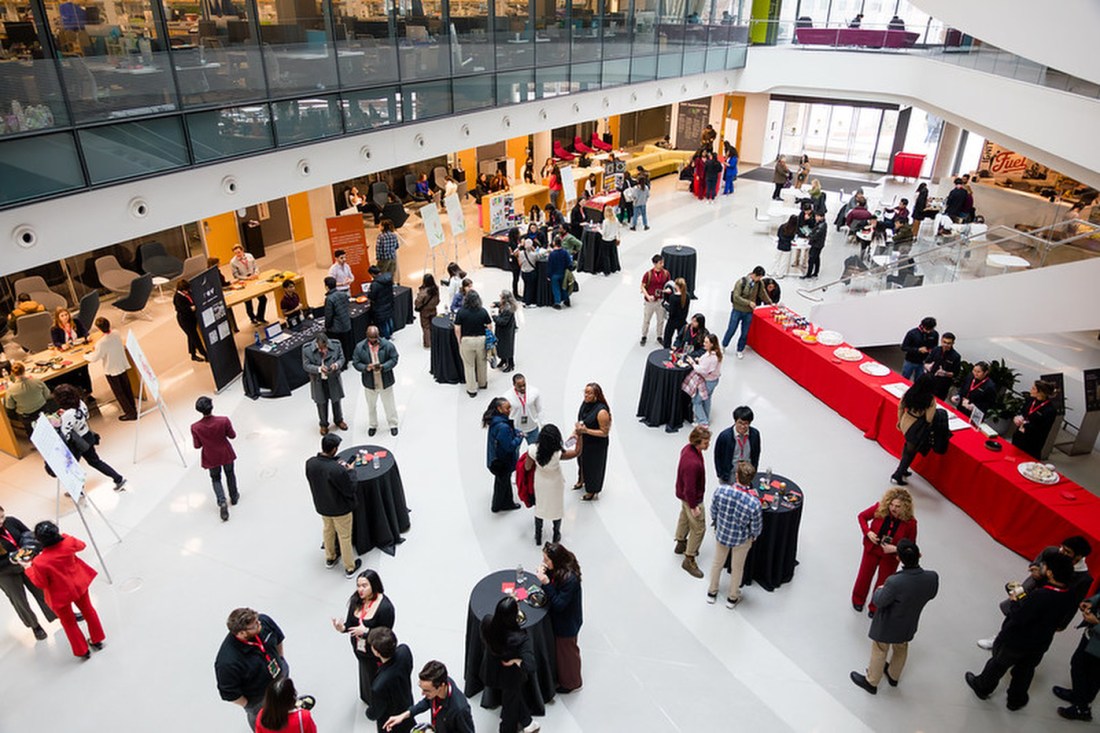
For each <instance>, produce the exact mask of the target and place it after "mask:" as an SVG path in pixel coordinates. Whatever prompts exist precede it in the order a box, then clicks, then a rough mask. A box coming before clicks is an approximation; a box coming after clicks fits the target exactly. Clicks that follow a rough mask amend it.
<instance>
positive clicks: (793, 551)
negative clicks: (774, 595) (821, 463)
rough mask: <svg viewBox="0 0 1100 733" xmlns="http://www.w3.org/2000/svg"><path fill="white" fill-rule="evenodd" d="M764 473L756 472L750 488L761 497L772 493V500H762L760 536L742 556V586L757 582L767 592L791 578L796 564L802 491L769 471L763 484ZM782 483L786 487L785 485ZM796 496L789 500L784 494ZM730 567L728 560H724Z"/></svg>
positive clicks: (789, 481)
mask: <svg viewBox="0 0 1100 733" xmlns="http://www.w3.org/2000/svg"><path fill="white" fill-rule="evenodd" d="M766 481H767V476H766V475H765V474H764V473H763V472H760V473H757V474H756V480H755V481H754V482H753V486H752V490H753V491H755V492H756V493H757V494H758V495H760V496H775V497H776V499H775V500H774V501H767V502H765V503H764V507H763V513H762V516H761V521H762V524H763V528H762V530H761V532H760V536H759V537H757V538H756V541H755V542H753V543H752V548H750V549H749V554H748V555H747V556H746V557H745V572H744V574H743V575H742V576H741V585H742V586H745V585H752V584H753V583H754V582H755V583H757V584H758V585H759V586H760V587H761V588H763V589H764V590H766V591H773V590H775V589H776V588H778V587H779V586H781V585H783V584H784V583H788V582H790V581H791V579H792V578H793V577H794V569H795V566H796V565H798V529H799V527H800V526H801V525H802V505H803V504H804V503H805V498H804V496H803V491H802V489H801V488H799V486H798V484H796V483H795V482H794V481H792V480H790V479H789V478H787V477H786V476H780V475H779V474H777V473H774V474H772V482H771V484H770V485H767V486H765V482H766ZM784 484H785V486H784ZM787 496H792V497H795V498H794V500H793V501H789V500H788V499H787V498H786V497H787ZM726 569H727V570H729V561H728V560H727V561H726Z"/></svg>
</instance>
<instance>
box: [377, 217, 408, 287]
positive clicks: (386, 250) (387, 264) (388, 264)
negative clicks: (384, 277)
mask: <svg viewBox="0 0 1100 733" xmlns="http://www.w3.org/2000/svg"><path fill="white" fill-rule="evenodd" d="M378 225H379V226H380V227H381V228H382V233H381V234H379V235H378V241H377V242H376V243H375V245H374V259H375V260H376V261H377V264H378V269H379V270H381V271H382V272H392V273H395V275H396V273H397V248H398V247H400V246H401V243H400V242H399V241H398V239H397V231H396V229H395V228H394V226H393V222H392V221H390V220H389V219H383V220H382V221H380V222H378ZM395 281H396V278H395Z"/></svg>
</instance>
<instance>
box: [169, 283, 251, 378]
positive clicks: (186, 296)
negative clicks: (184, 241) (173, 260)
mask: <svg viewBox="0 0 1100 733" xmlns="http://www.w3.org/2000/svg"><path fill="white" fill-rule="evenodd" d="M246 305H247V306H248V307H249V308H250V309H251V308H252V301H251V300H250V301H248V302H247V304H246ZM172 307H173V308H174V309H175V310H176V323H177V324H178V325H179V327H180V330H181V331H183V335H184V336H186V337H187V353H188V354H190V355H191V361H206V347H205V346H203V345H202V338H201V337H200V336H199V317H198V314H197V313H196V312H195V299H194V298H193V297H191V281H190V280H188V279H187V278H181V279H180V281H179V282H178V283H176V293H175V295H173V296H172ZM252 322H253V323H256V319H255V318H253V319H252Z"/></svg>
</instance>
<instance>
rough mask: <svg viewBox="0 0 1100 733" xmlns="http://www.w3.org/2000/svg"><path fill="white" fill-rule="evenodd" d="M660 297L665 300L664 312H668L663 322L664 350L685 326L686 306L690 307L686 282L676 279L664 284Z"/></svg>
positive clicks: (668, 347)
mask: <svg viewBox="0 0 1100 733" xmlns="http://www.w3.org/2000/svg"><path fill="white" fill-rule="evenodd" d="M662 297H663V298H664V299H665V303H664V305H665V310H667V311H668V318H667V319H666V320H665V332H664V337H663V338H662V339H661V343H662V344H664V346H665V348H666V349H671V348H672V342H673V339H674V338H675V337H676V334H678V333H679V332H680V329H682V328H683V327H684V326H685V325H686V324H687V315H688V306H690V305H691V296H690V295H689V294H688V286H687V280H685V279H684V278H682V277H678V278H676V279H675V280H673V281H672V282H670V283H668V284H666V285H665V289H664V292H663V293H662Z"/></svg>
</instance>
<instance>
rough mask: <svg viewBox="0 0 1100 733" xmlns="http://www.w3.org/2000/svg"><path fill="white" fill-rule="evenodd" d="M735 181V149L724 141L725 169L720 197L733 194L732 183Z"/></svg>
mask: <svg viewBox="0 0 1100 733" xmlns="http://www.w3.org/2000/svg"><path fill="white" fill-rule="evenodd" d="M736 180H737V148H735V147H733V146H732V145H730V143H729V141H728V140H727V141H726V169H725V171H723V173H722V183H723V186H722V195H723V196H725V195H726V194H731V193H733V182H734V181H736Z"/></svg>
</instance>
